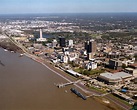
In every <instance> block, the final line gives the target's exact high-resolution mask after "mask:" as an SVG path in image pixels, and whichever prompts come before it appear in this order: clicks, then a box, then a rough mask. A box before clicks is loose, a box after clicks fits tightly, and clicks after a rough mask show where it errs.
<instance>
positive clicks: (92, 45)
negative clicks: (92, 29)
mask: <svg viewBox="0 0 137 110" xmlns="http://www.w3.org/2000/svg"><path fill="white" fill-rule="evenodd" d="M85 50H87V53H96V50H97V46H96V41H94V40H90V41H86V42H85Z"/></svg>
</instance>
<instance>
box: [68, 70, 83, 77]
mask: <svg viewBox="0 0 137 110" xmlns="http://www.w3.org/2000/svg"><path fill="white" fill-rule="evenodd" d="M67 72H69V73H70V74H72V75H74V76H76V75H78V76H81V74H79V73H77V72H75V71H73V70H67Z"/></svg>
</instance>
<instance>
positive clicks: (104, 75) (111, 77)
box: [100, 72, 121, 80]
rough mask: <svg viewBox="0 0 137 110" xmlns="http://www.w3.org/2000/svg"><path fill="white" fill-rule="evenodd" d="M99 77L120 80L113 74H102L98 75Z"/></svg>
mask: <svg viewBox="0 0 137 110" xmlns="http://www.w3.org/2000/svg"><path fill="white" fill-rule="evenodd" d="M100 76H102V77H105V78H108V79H112V80H117V79H121V78H120V77H119V76H117V75H115V74H112V73H109V72H107V73H102V74H100Z"/></svg>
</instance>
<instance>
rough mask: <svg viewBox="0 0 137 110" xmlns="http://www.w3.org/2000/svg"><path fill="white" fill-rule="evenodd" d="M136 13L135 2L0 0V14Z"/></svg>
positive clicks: (133, 0) (124, 0)
mask: <svg viewBox="0 0 137 110" xmlns="http://www.w3.org/2000/svg"><path fill="white" fill-rule="evenodd" d="M96 12H97V13H98V12H99V13H100V12H137V1H136V0H132V2H131V0H69V1H68V0H1V2H0V14H29V13H32V14H35V13H96Z"/></svg>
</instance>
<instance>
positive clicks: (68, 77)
mask: <svg viewBox="0 0 137 110" xmlns="http://www.w3.org/2000/svg"><path fill="white" fill-rule="evenodd" d="M9 38H10V37H9ZM10 40H11V41H12V42H13V43H14V44H15V45H17V46H18V47H20V48H21V49H22V50H23V51H24V52H25V55H26V56H27V57H30V58H32V59H33V60H35V61H37V62H39V63H41V64H42V65H43V66H45V67H46V68H47V69H49V70H50V71H52V72H54V73H55V74H57V75H58V76H60V77H62V78H63V79H65V80H66V81H68V82H73V81H75V79H74V78H72V77H70V76H69V75H66V73H65V72H62V71H60V70H58V69H56V68H55V67H52V66H51V65H50V64H49V63H48V62H47V61H45V60H44V59H41V58H40V57H37V56H35V55H31V54H29V53H27V51H26V49H25V48H24V47H23V46H22V45H21V44H19V43H16V42H15V41H13V39H11V38H10ZM38 59H39V60H38ZM74 85H75V86H76V87H77V88H79V89H81V90H82V91H83V92H84V93H86V94H88V95H92V94H96V95H100V94H102V93H100V92H98V91H95V90H91V89H89V88H87V87H86V86H85V85H82V84H81V83H80V82H79V83H77V84H74ZM104 97H105V98H106V99H108V100H110V101H112V102H113V103H115V104H116V105H118V106H120V107H121V108H123V109H124V110H129V109H130V107H129V106H128V105H127V104H125V103H123V102H121V101H120V100H117V99H116V98H114V97H112V96H110V95H106V96H104Z"/></svg>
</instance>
